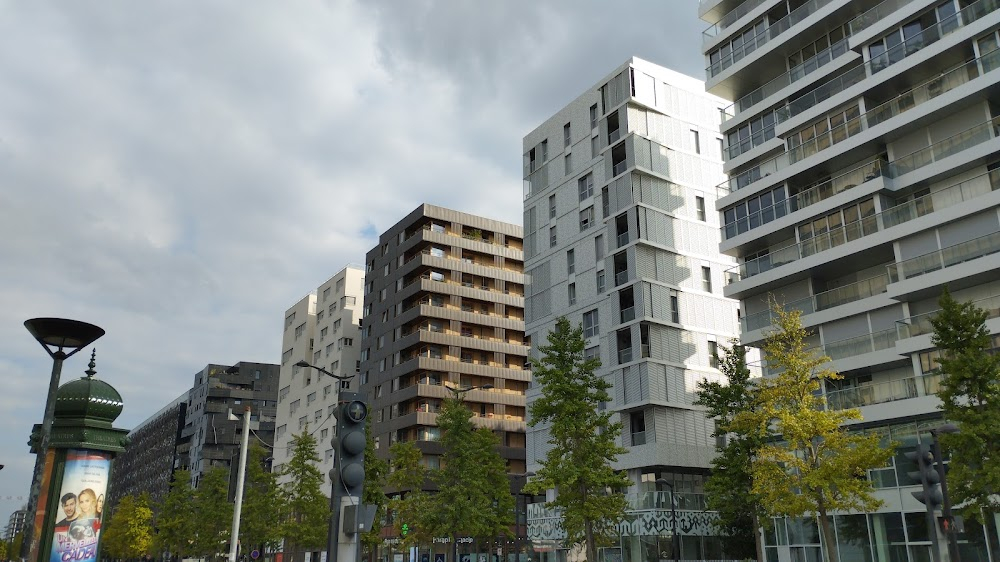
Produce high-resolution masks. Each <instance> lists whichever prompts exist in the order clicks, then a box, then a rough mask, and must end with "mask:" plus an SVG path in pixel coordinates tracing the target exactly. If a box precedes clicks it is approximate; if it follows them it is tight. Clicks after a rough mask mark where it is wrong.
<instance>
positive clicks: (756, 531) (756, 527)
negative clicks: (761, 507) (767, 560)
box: [753, 513, 764, 562]
mask: <svg viewBox="0 0 1000 562" xmlns="http://www.w3.org/2000/svg"><path fill="white" fill-rule="evenodd" d="M753 543H754V546H755V547H757V562H764V539H763V537H762V536H761V532H760V518H758V517H757V514H756V513H755V514H754V515H753Z"/></svg>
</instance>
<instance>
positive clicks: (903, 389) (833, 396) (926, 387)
mask: <svg viewBox="0 0 1000 562" xmlns="http://www.w3.org/2000/svg"><path fill="white" fill-rule="evenodd" d="M940 384H941V375H940V374H939V373H930V374H926V375H920V376H916V377H908V378H905V379H899V380H894V381H885V382H879V383H875V384H864V385H861V386H858V387H854V388H845V389H843V390H834V391H827V393H826V404H827V407H828V408H829V409H830V410H847V409H850V408H860V407H862V406H871V405H873V404H885V403H886V402H895V401H896V400H906V399H907V398H916V397H918V396H927V395H933V394H937V392H938V388H939V387H940Z"/></svg>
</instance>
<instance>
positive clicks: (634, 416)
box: [629, 412, 646, 447]
mask: <svg viewBox="0 0 1000 562" xmlns="http://www.w3.org/2000/svg"><path fill="white" fill-rule="evenodd" d="M629 426H631V429H632V431H631V434H632V446H633V447H635V446H637V445H645V444H646V413H645V412H632V413H631V414H629Z"/></svg>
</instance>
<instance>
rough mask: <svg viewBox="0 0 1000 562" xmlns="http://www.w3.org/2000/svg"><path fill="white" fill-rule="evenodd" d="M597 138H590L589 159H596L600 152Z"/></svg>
mask: <svg viewBox="0 0 1000 562" xmlns="http://www.w3.org/2000/svg"><path fill="white" fill-rule="evenodd" d="M597 143H598V140H597V137H590V157H591V158H597V153H598V151H599V150H600V148H601V147H600V145H598V144H597Z"/></svg>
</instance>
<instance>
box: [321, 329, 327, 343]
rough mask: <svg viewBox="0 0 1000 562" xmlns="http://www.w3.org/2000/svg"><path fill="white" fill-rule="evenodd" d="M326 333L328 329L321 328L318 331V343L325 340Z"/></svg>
mask: <svg viewBox="0 0 1000 562" xmlns="http://www.w3.org/2000/svg"><path fill="white" fill-rule="evenodd" d="M328 331H329V328H323V329H322V330H320V331H319V341H323V340H325V339H326V334H327V332H328Z"/></svg>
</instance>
